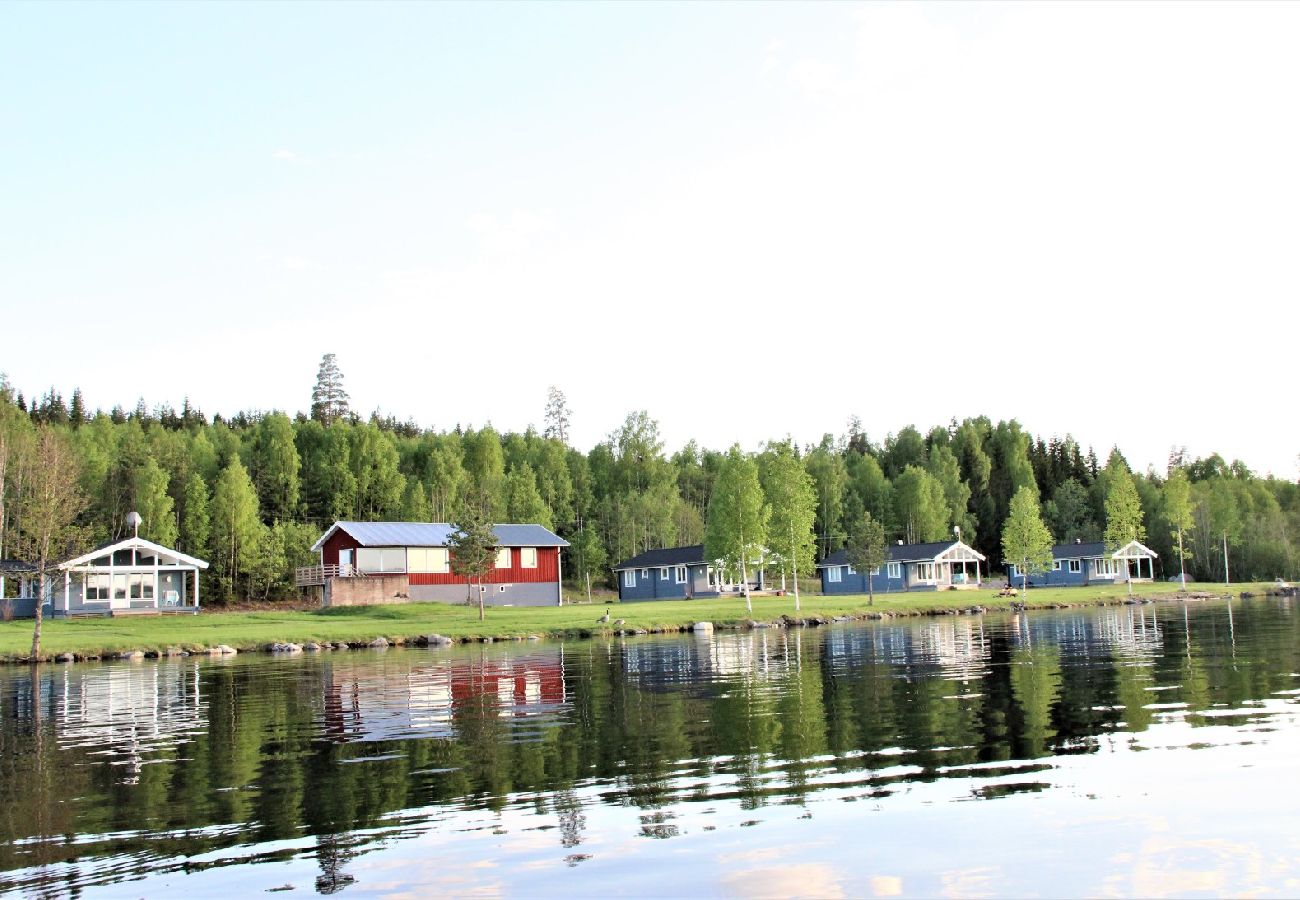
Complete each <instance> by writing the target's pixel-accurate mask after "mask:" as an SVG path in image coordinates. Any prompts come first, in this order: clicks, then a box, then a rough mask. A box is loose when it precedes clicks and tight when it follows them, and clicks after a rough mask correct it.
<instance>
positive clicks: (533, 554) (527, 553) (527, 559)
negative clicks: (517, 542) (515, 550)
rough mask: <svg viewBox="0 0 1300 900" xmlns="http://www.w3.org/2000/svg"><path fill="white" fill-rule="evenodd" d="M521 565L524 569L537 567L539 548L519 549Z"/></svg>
mask: <svg viewBox="0 0 1300 900" xmlns="http://www.w3.org/2000/svg"><path fill="white" fill-rule="evenodd" d="M519 566H520V568H524V569H536V568H537V548H536V547H524V548H523V549H521V550H520V551H519Z"/></svg>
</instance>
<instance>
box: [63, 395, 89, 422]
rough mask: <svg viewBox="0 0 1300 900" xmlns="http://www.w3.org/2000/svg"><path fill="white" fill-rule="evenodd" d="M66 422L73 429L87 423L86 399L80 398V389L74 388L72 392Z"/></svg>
mask: <svg viewBox="0 0 1300 900" xmlns="http://www.w3.org/2000/svg"><path fill="white" fill-rule="evenodd" d="M68 421H69V423H71V425H72V427H73V428H80V427H81V426H82V425H85V424H86V422H87V421H88V419H87V417H86V398H85V397H83V396H81V388H74V389H73V391H72V409H70V410H69V411H68Z"/></svg>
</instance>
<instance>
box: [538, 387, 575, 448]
mask: <svg viewBox="0 0 1300 900" xmlns="http://www.w3.org/2000/svg"><path fill="white" fill-rule="evenodd" d="M571 415H573V410H571V409H569V403H568V401H567V400H565V398H564V392H563V391H561V390H560V389H559V388H557V387H556V386H555V385H551V386H550V388H549V389H548V390H547V392H546V430H545V431H543V432H542V433H543V434H544V435H545V436H546V437H548V438H553V439H555V440H557V441H559V442H560V443H561V444H568V443H569V416H571Z"/></svg>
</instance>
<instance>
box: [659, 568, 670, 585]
mask: <svg viewBox="0 0 1300 900" xmlns="http://www.w3.org/2000/svg"><path fill="white" fill-rule="evenodd" d="M659 580H660V581H667V580H668V566H660V567H659Z"/></svg>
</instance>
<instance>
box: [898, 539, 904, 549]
mask: <svg viewBox="0 0 1300 900" xmlns="http://www.w3.org/2000/svg"><path fill="white" fill-rule="evenodd" d="M898 546H900V547H901V546H903V539H902V538H899V539H898Z"/></svg>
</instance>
